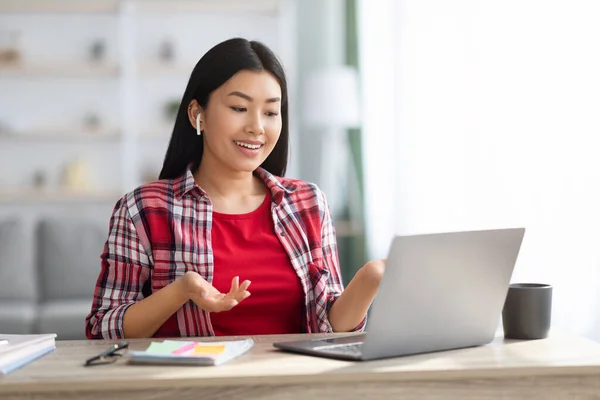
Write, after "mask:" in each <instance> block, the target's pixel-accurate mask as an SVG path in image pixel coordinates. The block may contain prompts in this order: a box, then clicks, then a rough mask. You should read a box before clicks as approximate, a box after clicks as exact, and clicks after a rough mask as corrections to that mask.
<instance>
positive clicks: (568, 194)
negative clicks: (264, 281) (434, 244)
mask: <svg viewBox="0 0 600 400" xmlns="http://www.w3.org/2000/svg"><path fill="white" fill-rule="evenodd" d="M391 9H392V11H390V12H391V13H392V14H393V15H394V16H395V18H396V21H395V22H396V23H395V24H394V26H395V32H389V33H390V34H392V35H394V38H395V39H394V40H395V43H394V49H395V57H394V60H393V62H394V65H395V70H394V72H393V74H392V75H387V76H383V79H386V78H388V77H391V79H392V81H391V82H392V83H391V84H392V86H393V87H394V92H395V93H396V98H395V100H394V107H395V109H394V114H393V119H391V121H392V122H391V124H390V125H388V126H387V132H385V133H382V134H380V135H382V136H379V139H378V140H379V141H380V142H379V143H381V142H383V141H385V140H386V137H387V138H388V139H389V143H393V146H394V151H393V153H394V156H393V160H394V161H393V168H392V171H393V172H390V174H389V176H388V177H387V178H386V179H387V180H388V181H391V182H392V184H391V187H390V188H389V191H388V194H389V196H390V198H391V199H393V204H392V205H390V208H389V210H390V211H391V212H392V213H393V215H394V221H395V224H394V226H393V231H394V232H396V233H405V234H406V233H421V232H436V231H446V230H462V229H479V228H490V227H505V226H525V227H526V228H527V233H526V236H525V240H524V243H523V247H522V251H521V254H520V256H519V260H518V262H517V266H516V270H515V273H514V276H513V281H534V282H548V283H551V284H553V285H555V292H554V293H555V306H554V314H553V316H554V322H555V326H557V327H559V328H560V329H563V330H567V331H572V332H577V333H582V334H585V335H588V336H590V337H594V338H596V339H600V318H598V315H599V312H600V295H599V294H598V293H600V251H599V250H598V249H599V246H598V243H599V242H600V234H599V233H598V232H599V227H600V207H599V204H600V186H599V183H598V182H600V179H599V178H600V158H599V157H598V156H597V153H598V151H597V149H598V143H599V141H598V139H597V137H598V133H599V132H600V119H598V109H600V95H599V93H600V74H598V71H600V53H599V52H598V51H597V50H596V48H597V47H598V38H600V25H599V24H598V23H597V21H598V20H600V3H598V2H596V1H591V0H576V1H566V0H553V1H541V0H520V1H513V0H508V1H506V0H504V1H486V2H481V1H477V0H461V1H453V2H447V1H443V0H418V1H416V0H404V1H398V2H395V4H394V5H392V6H391ZM371 65H372V64H371ZM379 77H380V78H379V79H382V72H381V71H380V72H379ZM371 79H374V78H372V77H371ZM373 100H374V101H375V102H376V99H373ZM373 107H376V106H375V105H373ZM369 134H370V132H367V137H368V136H369ZM382 151H383V152H388V153H389V149H383V150H382ZM370 157H371V166H373V164H372V163H373V160H375V159H376V158H377V157H379V158H380V159H381V157H382V154H381V152H379V151H378V149H374V148H371V153H370ZM376 170H379V171H380V170H381V168H376ZM371 171H373V172H374V171H375V169H372V170H371ZM380 195H381V193H380ZM378 201H379V198H371V199H370V204H371V206H372V208H371V210H372V214H371V215H373V213H375V212H377V211H378V212H381V211H382V210H381V208H379V209H376V208H375V207H376V206H375V205H376V204H377V202H378ZM375 220H376V221H375V222H376V223H379V224H380V226H381V225H382V224H385V223H386V221H387V220H388V217H387V216H384V217H379V218H378V217H375ZM388 233H389V231H388ZM374 234H375V235H376V234H377V232H375V233H374ZM389 239H390V238H389V236H388V237H382V236H378V242H379V243H389ZM374 250H375V251H376V252H377V253H376V254H374V256H381V255H384V254H382V253H383V252H384V251H385V250H387V249H385V250H384V249H383V248H382V247H381V245H379V247H375V248H374Z"/></svg>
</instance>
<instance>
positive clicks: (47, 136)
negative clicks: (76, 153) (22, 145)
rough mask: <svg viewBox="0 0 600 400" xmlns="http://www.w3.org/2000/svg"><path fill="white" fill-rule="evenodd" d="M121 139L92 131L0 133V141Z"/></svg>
mask: <svg viewBox="0 0 600 400" xmlns="http://www.w3.org/2000/svg"><path fill="white" fill-rule="evenodd" d="M120 139H121V134H120V133H119V132H118V131H102V130H98V131H93V130H91V131H90V130H85V129H82V130H58V129H56V130H48V131H31V132H19V133H0V142H2V141H15V142H17V141H38V140H60V141H74V142H75V141H77V142H79V141H117V140H120Z"/></svg>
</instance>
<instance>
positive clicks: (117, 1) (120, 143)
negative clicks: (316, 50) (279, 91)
mask: <svg viewBox="0 0 600 400" xmlns="http://www.w3.org/2000/svg"><path fill="white" fill-rule="evenodd" d="M295 7H296V4H295V0H184V1H180V0H179V1H169V0H0V33H1V31H2V30H7V29H8V30H10V29H16V30H18V31H20V32H21V33H22V34H25V36H26V38H25V39H26V40H22V42H24V46H23V49H22V56H21V58H20V61H19V62H14V63H11V64H7V63H4V64H2V63H0V204H17V203H23V204H34V203H35V202H36V201H37V202H45V203H57V204H58V203H61V202H62V203H72V202H74V201H75V202H79V203H85V202H89V203H97V202H99V201H110V202H113V201H114V200H115V199H117V198H118V197H120V196H119V195H120V194H123V193H125V192H127V191H130V190H132V189H133V188H135V187H136V186H138V185H139V184H141V183H144V181H145V177H146V176H151V175H153V174H151V173H148V168H149V167H153V168H156V169H157V170H156V173H158V168H159V167H160V166H161V165H162V158H163V157H164V152H165V151H166V144H167V143H168V140H169V137H170V135H171V130H172V123H173V121H170V120H168V119H165V117H164V116H163V115H164V106H165V104H166V102H167V101H171V100H173V99H174V98H177V97H179V96H181V95H182V94H183V91H184V89H185V85H186V84H187V80H188V78H189V75H190V74H191V72H192V69H193V67H194V65H195V63H196V62H197V61H198V58H199V57H200V56H201V55H202V54H203V53H204V52H205V51H207V50H208V49H209V48H210V47H212V46H213V45H214V44H216V43H218V42H220V41H221V40H224V39H225V38H227V37H234V36H245V37H248V38H249V39H258V40H261V41H263V42H265V43H267V44H268V45H269V46H271V47H272V48H273V49H274V50H275V51H276V52H277V53H278V55H279V56H280V57H281V58H282V60H283V61H284V64H286V70H287V72H288V79H289V82H288V85H289V86H290V88H293V85H294V79H295V78H294V70H295V52H296V47H295V46H296V45H295V40H296V39H295V32H294V31H293V29H294V28H293V24H290V23H289V21H290V20H292V19H293V18H294V14H295ZM159 16H160V18H159ZM229 18H232V19H231V20H230V19H229ZM15 21H16V22H15ZM82 21H85V22H82ZM88 21H89V23H88ZM156 21H159V22H156ZM57 26H60V28H61V29H58V28H57ZM61 32H63V33H61ZM65 32H68V33H65ZM61 35H62V36H61ZM211 35H212V36H211ZM21 36H23V35H21ZM21 39H23V38H21ZM97 40H101V41H102V42H103V44H104V46H105V48H104V49H103V50H104V51H103V57H101V61H98V62H91V61H88V60H89V59H90V54H86V52H89V51H90V46H91V44H92V43H93V42H94V41H97ZM163 40H171V41H173V42H174V43H175V57H174V59H172V60H169V61H164V60H161V59H159V57H158V52H159V46H160V45H161V43H162V42H161V41H163ZM71 42H72V43H73V44H72V45H71V47H69V46H70V43H71ZM55 49H56V51H55ZM40 54H41V55H40ZM54 54H57V56H54ZM2 85H4V86H2ZM3 88H7V89H4V90H3ZM28 91H29V92H28ZM40 91H41V92H42V93H39V92H40ZM291 91H293V89H292V90H291ZM30 108H31V109H30ZM3 111H4V113H3ZM63 112H64V113H65V115H64V116H63V115H62V113H63ZM17 114H18V115H17ZM88 114H92V115H95V117H97V118H99V119H100V122H101V123H100V124H99V127H98V129H89V128H86V127H85V126H84V120H85V119H86V117H87V115H88ZM13 118H14V120H15V121H13V120H12V119H13ZM3 119H4V121H3ZM3 122H4V124H3ZM46 124H47V125H46ZM3 125H6V126H7V127H8V130H6V131H3V130H2V126H3ZM50 126H52V127H50ZM39 127H43V128H39ZM37 142H39V143H44V144H48V145H50V146H52V151H53V152H54V153H53V155H52V157H50V158H48V157H47V154H44V153H43V148H42V150H36V151H40V153H39V154H38V153H36V154H37V155H31V154H29V153H30V150H29V149H30V147H28V146H30V145H31V144H34V143H37ZM85 146H88V147H85ZM37 147H38V148H40V145H37ZM20 149H22V150H20ZM25 149H27V150H25ZM73 149H82V150H81V151H83V150H84V149H85V152H86V154H95V153H98V154H95V157H94V159H93V162H95V163H96V164H95V165H92V166H91V167H92V168H93V169H94V171H96V172H97V173H98V174H100V175H102V174H104V175H103V179H104V180H103V182H104V183H106V182H109V183H110V184H112V185H113V186H114V187H110V188H108V189H106V190H105V189H102V190H101V191H100V190H99V191H98V193H96V192H91V193H86V194H76V193H69V192H67V191H65V190H64V189H61V187H60V186H58V184H55V185H52V184H50V188H49V189H47V190H45V191H43V192H40V191H36V190H35V189H28V188H27V187H25V188H23V182H28V181H29V182H31V181H32V177H31V174H32V169H31V168H20V167H19V163H28V164H29V165H28V167H30V166H31V164H32V163H36V162H39V161H43V162H42V163H41V164H40V167H39V168H40V169H42V170H44V172H47V171H48V169H53V168H54V171H53V172H52V171H50V173H49V174H48V175H50V176H56V175H57V172H56V171H58V169H59V168H63V167H64V165H65V164H66V163H67V162H68V160H67V159H66V158H65V160H63V161H62V162H60V163H55V164H52V161H51V160H58V159H59V158H60V157H59V155H58V153H60V152H64V154H65V157H71V158H73V157H74V155H73V154H74V153H73V151H76V150H73ZM19 152H22V156H20V155H19ZM56 152H58V153H56ZM101 152H104V153H102V154H100V153H101ZM75 154H76V153H75ZM27 157H34V159H33V161H32V160H28V159H27ZM3 158H4V160H3ZM104 160H105V161H104ZM157 160H158V161H157ZM105 163H107V164H108V165H105ZM9 169H10V171H11V173H10V174H8V170H9ZM3 171H4V174H5V175H4V176H3ZM109 173H112V174H113V175H111V176H108V175H107V174H109ZM15 174H17V175H18V174H28V175H23V176H16V175H15ZM54 180H55V181H56V179H54ZM99 187H102V188H106V184H103V185H100V186H99ZM63 192H64V193H63ZM61 193H62V194H61ZM102 193H109V194H108V195H103V194H102ZM115 195H116V196H115Z"/></svg>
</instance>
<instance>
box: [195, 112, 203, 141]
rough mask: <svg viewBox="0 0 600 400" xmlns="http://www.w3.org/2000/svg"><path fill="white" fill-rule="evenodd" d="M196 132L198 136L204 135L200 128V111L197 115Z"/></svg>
mask: <svg viewBox="0 0 600 400" xmlns="http://www.w3.org/2000/svg"><path fill="white" fill-rule="evenodd" d="M196 133H197V134H198V136H200V135H202V131H201V130H200V113H198V115H196Z"/></svg>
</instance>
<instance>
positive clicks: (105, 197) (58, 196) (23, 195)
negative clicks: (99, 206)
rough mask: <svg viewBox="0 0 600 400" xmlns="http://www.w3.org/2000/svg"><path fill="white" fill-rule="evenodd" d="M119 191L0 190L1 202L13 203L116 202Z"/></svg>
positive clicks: (119, 195)
mask: <svg viewBox="0 0 600 400" xmlns="http://www.w3.org/2000/svg"><path fill="white" fill-rule="evenodd" d="M120 197H121V194H120V193H118V192H111V191H105V192H100V191H97V192H94V191H69V190H55V189H54V190H53V189H31V188H21V189H12V190H3V191H0V204H3V203H4V204H13V203H17V202H18V203H25V204H31V203H104V202H113V203H115V202H116V201H117V200H118V199H119V198H120Z"/></svg>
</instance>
